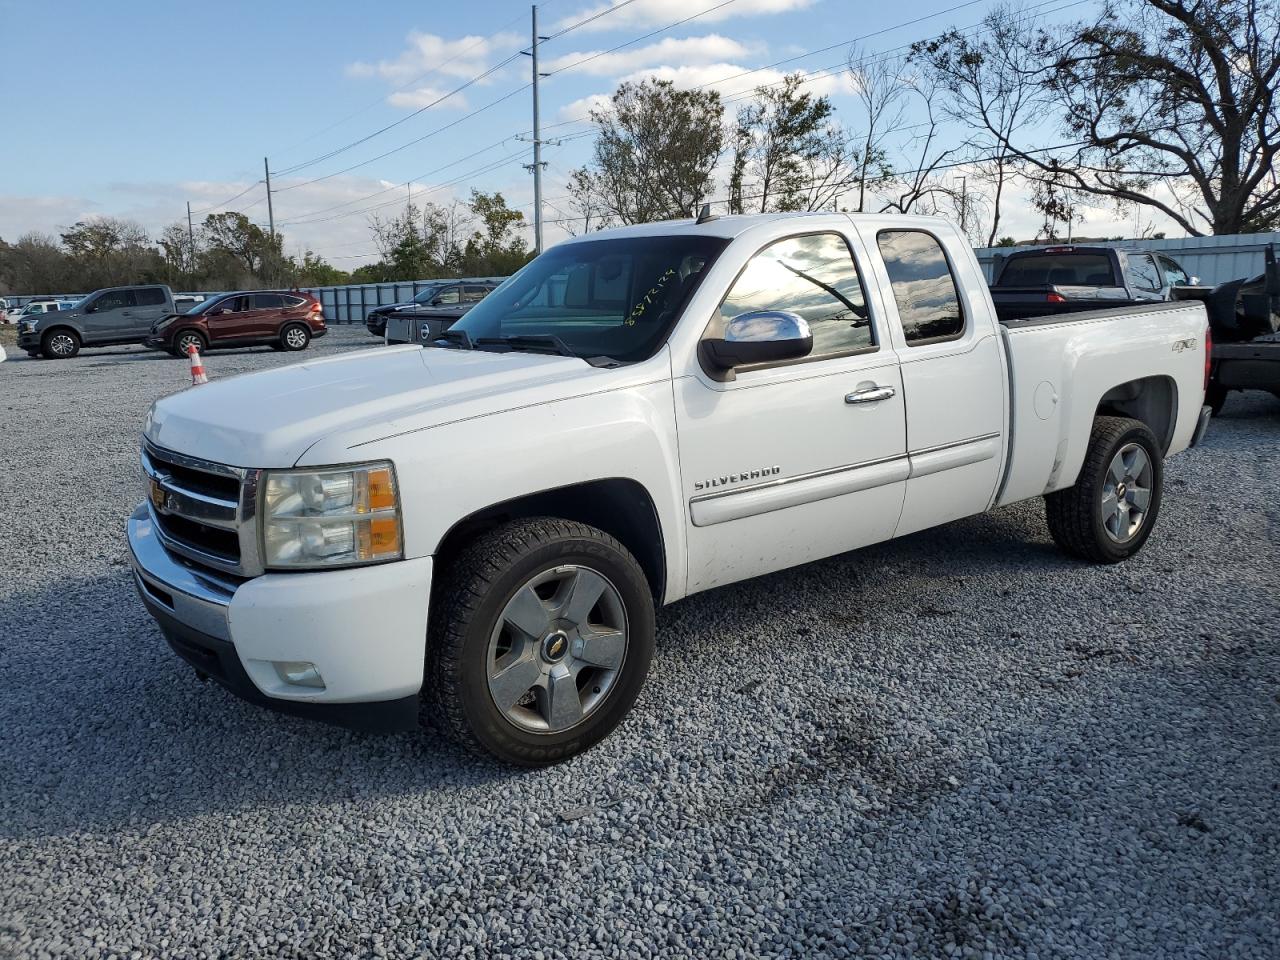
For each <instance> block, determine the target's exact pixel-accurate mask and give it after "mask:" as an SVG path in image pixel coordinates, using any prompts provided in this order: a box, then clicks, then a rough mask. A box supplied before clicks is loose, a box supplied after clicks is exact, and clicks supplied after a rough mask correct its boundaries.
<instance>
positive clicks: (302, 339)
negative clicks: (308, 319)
mask: <svg viewBox="0 0 1280 960" xmlns="http://www.w3.org/2000/svg"><path fill="white" fill-rule="evenodd" d="M310 342H311V331H310V330H308V329H307V325H306V324H305V323H288V324H285V326H284V329H282V330H281V331H280V349H281V350H287V351H289V352H290V353H292V352H294V351H297V350H305V349H307V344H309V343H310Z"/></svg>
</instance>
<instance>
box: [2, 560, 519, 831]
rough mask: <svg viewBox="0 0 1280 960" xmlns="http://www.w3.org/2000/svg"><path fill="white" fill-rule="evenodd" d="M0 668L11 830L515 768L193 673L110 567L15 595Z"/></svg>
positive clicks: (157, 818)
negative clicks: (298, 708) (257, 699)
mask: <svg viewBox="0 0 1280 960" xmlns="http://www.w3.org/2000/svg"><path fill="white" fill-rule="evenodd" d="M356 639H357V640H358V638H356ZM0 677H2V678H3V679H2V680H0V729H3V731H4V735H3V738H0V770H3V773H2V774H0V836H3V837H8V838H11V839H21V838H33V837H41V836H56V835H64V834H67V833H71V832H76V831H84V830H95V829H109V828H123V827H126V826H129V825H135V826H136V825H137V824H138V823H144V824H146V823H153V822H169V823H172V822H173V821H174V820H177V819H181V818H186V817H193V816H199V815H201V814H207V813H220V814H225V813H228V812H235V811H237V810H247V809H251V808H253V807H255V806H258V805H260V804H263V803H267V802H270V803H283V802H291V801H305V802H307V803H320V804H326V803H342V802H359V801H361V800H362V799H368V798H373V797H379V796H384V795H395V794H410V793H430V792H432V791H441V792H444V793H448V794H451V793H456V792H460V791H466V790H468V789H470V788H474V787H479V786H482V785H484V784H486V783H490V782H492V781H494V780H511V779H515V778H518V777H519V776H520V775H521V772H520V771H513V770H512V769H510V768H504V767H501V766H499V765H497V764H495V763H491V762H488V761H486V760H485V759H483V758H479V757H475V756H472V755H470V754H468V753H466V752H465V751H463V750H461V749H459V748H458V747H456V746H454V745H453V744H452V743H450V742H449V741H447V740H445V739H443V738H441V737H439V736H437V735H436V734H434V733H433V732H431V731H429V730H423V731H422V732H420V733H419V732H414V733H405V734H396V735H382V736H380V735H373V734H361V733H354V732H351V731H346V730H342V729H340V728H337V727H332V726H328V725H325V724H319V723H314V722H307V721H303V720H299V719H296V718H292V717H287V716H282V715H278V714H275V713H273V712H271V711H267V710H263V709H261V708H257V707H253V706H250V705H248V704H245V703H244V702H242V701H240V700H239V699H238V698H236V697H234V696H233V695H232V694H230V693H228V692H227V691H225V690H223V689H222V688H221V687H219V686H218V685H217V684H215V683H212V682H210V683H201V682H200V681H199V680H198V679H197V678H196V676H195V674H194V672H193V671H192V670H191V669H190V667H188V666H187V665H186V664H185V663H183V662H182V661H180V660H179V659H178V657H177V656H176V655H175V654H174V653H173V652H172V651H171V650H170V649H169V647H168V646H167V644H166V643H165V641H164V638H163V637H162V636H161V634H160V632H159V629H158V628H157V627H156V626H155V624H154V622H153V621H152V620H151V618H150V617H149V616H147V615H146V613H145V611H144V610H143V608H142V606H141V603H140V601H139V600H138V598H137V596H136V593H135V591H134V587H133V584H132V581H131V579H130V577H129V575H128V574H127V573H126V572H125V570H123V569H122V570H121V571H120V573H119V574H118V575H115V576H111V577H105V578H101V579H98V580H65V581H62V582H58V583H51V584H48V585H47V586H46V587H43V588H41V589H37V590H31V591H25V592H17V593H14V594H12V595H11V596H10V597H9V598H8V599H7V600H6V601H5V602H4V604H3V606H2V608H0Z"/></svg>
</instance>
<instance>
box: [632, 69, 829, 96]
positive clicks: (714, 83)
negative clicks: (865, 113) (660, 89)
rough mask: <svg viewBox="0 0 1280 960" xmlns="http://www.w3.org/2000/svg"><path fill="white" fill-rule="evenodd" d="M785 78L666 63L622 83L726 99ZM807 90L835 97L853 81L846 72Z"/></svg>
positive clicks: (818, 78)
mask: <svg viewBox="0 0 1280 960" xmlns="http://www.w3.org/2000/svg"><path fill="white" fill-rule="evenodd" d="M784 76H785V74H784V73H782V72H781V71H779V70H773V69H765V70H753V69H752V68H751V67H744V66H743V65H742V64H738V63H704V64H681V65H679V66H672V65H671V64H663V65H661V66H655V67H650V68H647V69H643V70H637V71H635V72H634V73H631V74H628V75H627V76H625V77H623V78H622V79H621V81H620V82H626V81H639V80H643V79H645V78H646V77H655V78H657V79H659V80H670V81H671V82H672V83H674V84H675V85H676V86H677V87H679V88H680V89H682V90H687V89H690V88H692V87H707V88H710V89H715V90H719V92H720V94H721V95H722V96H724V97H726V98H728V97H734V96H738V95H746V94H749V93H750V92H751V91H753V90H755V89H756V88H757V87H762V86H769V85H771V84H776V83H779V82H781V80H782V79H783V77H784ZM804 89H805V90H806V91H807V92H808V93H812V94H814V95H816V96H832V95H833V94H845V93H852V92H853V84H852V81H851V79H850V77H849V75H848V73H847V72H845V71H838V72H837V73H835V74H823V75H820V76H816V77H814V78H813V79H812V80H809V81H808V82H806V83H805V85H804Z"/></svg>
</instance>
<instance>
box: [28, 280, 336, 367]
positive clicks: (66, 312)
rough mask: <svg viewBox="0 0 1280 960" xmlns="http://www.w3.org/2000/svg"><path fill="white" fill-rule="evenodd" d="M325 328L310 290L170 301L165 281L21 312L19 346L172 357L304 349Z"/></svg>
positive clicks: (61, 352) (39, 351)
mask: <svg viewBox="0 0 1280 960" xmlns="http://www.w3.org/2000/svg"><path fill="white" fill-rule="evenodd" d="M184 300H185V301H186V302H187V303H188V304H190V306H189V307H188V308H187V309H186V310H185V312H184V311H181V310H179V309H178V308H179V305H180V304H181V303H182V301H184ZM28 306H30V304H29V305H28ZM325 332H326V328H325V322H324V315H323V311H322V309H321V306H320V301H318V300H317V299H316V298H315V297H313V296H311V295H310V294H305V293H299V292H297V291H293V290H255V291H248V292H239V291H237V292H234V293H224V294H218V295H216V296H212V297H208V298H204V297H203V296H202V297H201V299H199V300H196V299H195V297H194V296H193V295H186V296H183V297H178V298H175V296H174V294H173V291H172V290H170V289H169V288H168V287H167V286H165V285H164V284H141V285H138V286H128V287H107V288H105V289H102V290H95V291H94V292H93V293H91V294H89V295H88V296H87V297H85V298H84V299H83V300H81V301H79V302H78V303H75V304H62V305H60V306H59V307H58V308H57V309H56V310H55V309H46V310H43V311H39V312H34V313H33V314H32V315H29V316H25V317H23V318H22V320H21V321H20V323H19V326H18V346H19V347H20V348H21V349H23V350H26V352H27V355H28V356H31V357H37V356H43V357H45V358H46V359H50V360H65V359H70V358H71V357H74V356H76V354H78V353H79V352H80V350H81V349H82V348H84V347H108V346H119V345H122V344H145V345H147V346H149V347H152V348H154V349H162V350H168V351H169V352H171V353H174V354H175V355H179V354H185V349H186V347H187V346H189V345H191V344H195V345H196V346H197V347H199V348H200V349H202V350H204V349H208V348H210V347H215V348H217V347H243V346H251V345H256V344H267V345H270V346H273V347H275V348H277V349H280V350H303V349H306V346H307V344H308V343H310V342H311V340H312V338H314V337H320V336H324V334H325Z"/></svg>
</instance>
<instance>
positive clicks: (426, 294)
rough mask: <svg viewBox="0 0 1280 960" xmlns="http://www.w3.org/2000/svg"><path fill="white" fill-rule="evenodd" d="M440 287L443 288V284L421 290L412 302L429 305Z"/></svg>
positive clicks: (435, 284)
mask: <svg viewBox="0 0 1280 960" xmlns="http://www.w3.org/2000/svg"><path fill="white" fill-rule="evenodd" d="M442 286H444V284H441V283H434V284H432V285H431V286H429V287H427V288H426V289H425V290H423V291H422V292H421V293H420V294H418V295H417V296H416V297H414V298H413V302H414V303H430V302H431V301H432V300H433V299H435V295H436V291H438V290H439V289H440V288H441V287H442Z"/></svg>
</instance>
